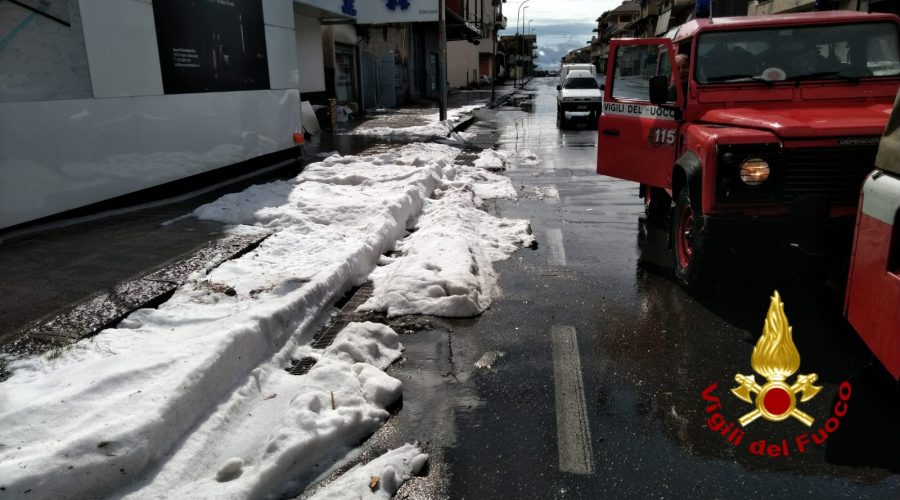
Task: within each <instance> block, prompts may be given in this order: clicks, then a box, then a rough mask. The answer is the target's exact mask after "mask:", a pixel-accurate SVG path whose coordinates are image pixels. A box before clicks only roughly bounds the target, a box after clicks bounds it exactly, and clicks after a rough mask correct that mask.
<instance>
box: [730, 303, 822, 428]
mask: <svg viewBox="0 0 900 500" xmlns="http://www.w3.org/2000/svg"><path fill="white" fill-rule="evenodd" d="M791 331H792V329H791V325H789V324H788V320H787V316H786V315H785V314H784V303H783V302H781V296H780V295H779V294H778V291H777V290H776V291H775V294H774V295H773V296H772V301H771V303H770V304H769V312H768V313H766V320H765V323H764V325H763V333H762V337H760V338H759V341H757V342H756V347H754V348H753V354H752V355H751V356H750V366H752V367H753V371H755V372H756V373H758V374H759V375H760V376H762V377H763V378H765V379H766V383H765V384H763V385H759V384H757V383H756V379H755V377H754V376H753V375H741V374H740V373H739V374H737V375H735V376H734V381H735V382H737V383H738V386H737V387H735V388H734V389H732V390H731V392H732V394H734V395H735V396H736V397H737V398H738V399H740V400H741V401H745V402H747V403H750V404H755V405H756V409H755V410H753V411H751V412H749V413H747V414H746V415H744V416H743V417H741V418H740V419H739V421H740V423H741V425H742V426H745V427H746V426H747V425H748V424H750V422H753V421H754V420H756V419H757V418H759V417H762V418H764V419H766V420H769V421H772V422H780V421H782V420H784V419H786V418H788V417H794V418H796V419H797V420H799V421H801V422H803V423H804V424H805V425H806V426H812V424H813V421H814V419H813V417H811V416H809V415H808V414H807V413H804V412H803V411H802V410H800V409H799V408H797V398H798V397H799V398H800V402H806V401H809V400H810V399H812V398H813V397H815V395H816V394H818V393H819V391H821V390H822V388H821V387H817V386H814V385H813V383H814V382H815V381H816V380H818V378H819V377H818V376H817V375H816V374H815V373H810V374H809V375H798V376H797V379H796V380H795V381H794V383H793V384H791V385H788V383H787V379H788V378H789V377H790V376H791V375H793V374H794V372H796V371H797V370H798V369H799V368H800V352H799V351H797V346H795V345H794V339H793V338H792V337H791ZM753 394H755V395H756V401H755V402H754V399H753V397H752V395H753Z"/></svg>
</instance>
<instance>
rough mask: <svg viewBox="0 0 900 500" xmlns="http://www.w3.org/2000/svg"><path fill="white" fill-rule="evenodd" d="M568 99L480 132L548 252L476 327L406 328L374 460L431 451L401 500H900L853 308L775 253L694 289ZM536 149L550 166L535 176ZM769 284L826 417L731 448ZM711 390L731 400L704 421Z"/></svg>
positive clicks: (547, 102) (885, 378)
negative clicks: (843, 393)
mask: <svg viewBox="0 0 900 500" xmlns="http://www.w3.org/2000/svg"><path fill="white" fill-rule="evenodd" d="M554 86H555V80H553V79H549V78H547V79H535V80H533V81H532V82H531V84H530V85H529V86H528V88H527V89H526V92H524V97H525V98H524V99H520V100H513V101H510V103H509V104H508V105H507V106H506V107H503V108H499V110H498V111H497V112H486V113H485V114H484V115H482V117H481V118H482V122H481V123H480V124H479V126H480V127H483V128H487V129H489V128H496V129H497V130H498V131H499V132H500V133H501V139H500V146H499V149H502V150H504V151H508V152H511V153H513V154H515V155H518V156H519V157H520V162H519V166H518V167H517V168H515V169H511V170H508V171H507V172H506V174H507V175H508V176H509V177H510V178H511V179H512V181H513V183H514V185H515V186H516V188H517V189H518V190H519V196H520V198H519V200H517V201H499V202H496V203H493V204H491V205H490V207H489V210H490V211H491V212H493V213H495V214H499V215H502V216H504V217H512V218H526V219H529V220H530V221H531V224H532V228H533V231H534V233H535V235H536V236H537V239H538V242H539V245H538V248H537V249H534V250H532V249H522V250H520V251H519V252H517V253H516V254H513V256H512V257H511V258H510V259H509V260H507V261H504V262H502V263H498V264H497V266H496V267H497V270H498V272H499V275H500V285H501V287H502V289H503V296H502V297H501V298H500V299H498V300H497V301H496V302H495V304H494V305H493V306H492V307H491V309H490V310H489V311H487V312H486V313H485V314H483V315H482V316H481V317H479V318H477V319H471V320H462V321H447V320H437V319H420V320H417V323H416V324H407V325H402V324H395V325H394V326H395V328H396V329H397V330H398V331H401V332H403V333H405V335H403V337H402V342H403V343H404V345H405V346H406V352H405V355H404V358H403V360H402V361H401V362H400V363H399V364H398V365H395V366H394V367H393V368H392V369H391V373H392V374H393V375H394V376H396V377H399V378H400V379H401V380H402V381H403V383H404V389H403V392H404V404H403V407H402V408H401V409H399V411H397V413H396V414H395V415H394V416H393V417H392V418H391V419H390V421H389V422H388V424H387V425H386V426H385V428H383V429H382V430H381V431H380V432H379V433H378V434H377V435H376V436H375V437H373V439H372V440H370V442H369V445H368V451H367V453H376V454H377V453H378V452H380V451H382V450H385V449H387V448H390V447H392V446H396V445H398V444H400V443H403V442H407V441H412V440H418V441H420V442H422V443H423V444H424V446H425V448H426V450H427V451H428V452H429V453H430V454H431V457H432V458H431V461H430V463H429V470H428V471H427V475H426V476H425V477H422V478H417V479H414V480H412V481H410V482H408V483H407V484H406V485H404V487H403V488H402V489H401V490H400V492H399V493H398V498H454V499H456V498H673V497H674V498H681V497H691V498H696V497H708V498H900V425H898V424H900V390H898V384H897V383H895V382H894V381H893V380H892V379H891V378H890V376H889V375H888V374H887V372H886V371H885V370H884V369H882V368H881V367H880V366H879V365H878V364H877V362H875V361H874V360H873V358H872V356H871V355H870V354H869V352H868V350H867V349H866V347H865V345H864V344H863V343H862V342H861V341H859V340H858V338H857V337H856V336H855V334H854V333H853V332H852V330H851V329H850V328H849V326H848V325H847V323H846V321H845V320H844V319H843V318H842V316H841V299H840V297H839V296H838V295H837V294H835V293H833V292H831V291H829V290H828V289H827V288H826V287H824V286H821V285H819V284H818V281H817V280H816V279H814V277H813V276H814V273H813V271H812V270H809V269H805V268H804V265H803V263H804V259H803V258H798V257H797V256H792V255H790V254H785V253H778V252H776V253H774V254H773V255H772V256H770V257H769V258H768V259H767V260H764V262H765V264H760V263H757V262H755V260H754V259H749V260H748V259H747V258H746V256H744V257H741V259H742V260H739V262H740V263H739V264H735V265H733V266H732V267H731V268H728V269H726V270H725V271H724V272H723V273H722V274H721V279H720V282H719V284H718V285H717V287H716V288H715V293H712V294H710V296H708V297H705V298H695V297H692V296H691V295H688V294H687V293H685V292H684V291H683V290H682V289H681V288H679V286H678V285H677V284H676V283H675V282H674V280H673V273H672V266H671V262H670V261H671V256H670V253H669V251H668V246H667V237H666V232H665V230H664V229H662V228H661V227H656V226H654V225H650V224H647V223H645V222H644V220H643V218H642V214H643V207H642V204H641V200H640V199H639V198H638V197H637V196H636V194H637V185H636V184H634V183H631V182H625V181H620V180H617V179H612V178H608V177H603V176H598V175H596V174H595V170H594V169H595V160H596V154H597V149H596V130H595V129H594V128H593V127H592V126H591V125H590V124H588V123H586V122H585V121H582V122H580V123H575V124H573V126H572V127H571V128H569V129H567V130H563V131H560V130H558V129H557V127H556V123H555V120H556V116H555V89H554ZM528 152H533V153H535V154H536V155H537V156H538V157H539V158H540V162H539V163H536V164H531V165H529V164H527V161H526V160H525V158H526V157H527V153H528ZM774 289H778V290H779V291H780V292H781V294H782V297H783V299H784V302H785V304H786V313H787V316H788V319H789V321H790V323H791V325H792V326H793V332H794V340H795V343H796V345H797V347H798V349H799V351H800V355H801V365H800V370H799V371H798V373H800V374H806V373H816V374H818V376H819V383H821V385H822V387H823V389H822V391H821V392H820V393H819V394H818V395H817V396H816V397H815V398H813V399H812V400H810V401H808V402H805V403H800V404H799V407H800V408H802V409H803V410H804V411H805V412H806V413H808V414H810V415H811V416H813V417H814V418H815V422H814V424H813V426H812V428H808V427H806V426H804V425H803V424H801V423H800V422H798V421H796V420H794V419H788V420H786V421H783V422H777V423H773V422H768V421H764V420H762V419H759V420H757V421H755V422H753V423H751V424H749V425H748V426H747V427H746V428H744V429H743V430H744V436H743V437H742V438H741V442H740V443H739V444H738V445H737V446H734V445H732V444H730V443H729V442H728V441H727V440H726V437H724V436H722V435H721V434H719V433H716V432H714V431H712V430H710V428H709V425H708V424H707V418H708V417H709V416H710V415H711V414H712V413H718V414H720V415H721V418H722V419H723V420H724V421H727V422H736V421H737V419H738V418H739V417H740V416H742V415H743V414H745V413H747V412H749V411H750V410H751V409H752V407H751V405H750V404H748V403H745V402H743V401H741V400H739V399H737V398H736V397H734V396H732V395H731V394H730V392H729V390H730V389H731V388H732V387H734V386H735V385H736V384H734V382H733V380H734V376H735V374H737V373H742V374H745V375H750V374H752V373H753V370H752V368H751V367H750V354H751V352H752V349H753V346H754V345H755V343H756V341H757V339H758V338H759V335H760V333H761V331H762V325H763V320H764V317H765V314H766V311H767V309H768V306H769V296H770V295H771V293H772V290H774ZM574 345H577V349H574V348H573V346H574ZM479 360H481V361H483V362H487V364H490V365H492V366H490V367H484V366H482V367H478V366H476V362H478V361H479ZM482 365H483V363H482ZM579 368H580V369H579ZM757 380H760V377H759V376H757ZM844 381H847V382H849V384H850V387H851V394H850V399H849V402H848V403H847V412H846V414H845V415H844V416H843V417H842V418H840V419H839V420H838V421H837V422H838V424H839V426H838V427H837V429H836V430H835V431H834V432H833V433H831V434H829V437H828V439H827V440H826V441H824V443H823V444H822V445H816V444H812V443H811V444H806V445H805V450H804V452H802V453H800V452H799V450H798V447H797V444H796V439H797V438H798V436H799V437H801V440H802V439H803V438H802V436H803V435H804V434H807V435H808V434H810V433H812V432H815V431H817V430H818V429H821V428H822V427H823V425H824V424H825V422H826V420H827V419H828V418H829V417H830V416H831V414H832V412H833V408H834V406H835V403H836V402H837V401H838V400H839V395H838V387H839V385H840V384H841V383H842V382H844ZM712 384H716V387H715V388H714V389H711V391H710V392H709V393H710V394H711V395H712V396H715V397H718V398H719V406H718V407H716V406H713V407H714V410H713V411H712V412H711V413H709V414H708V413H707V412H706V411H705V410H706V408H707V405H710V404H711V403H710V402H708V401H704V399H703V397H702V393H703V391H704V389H707V388H708V387H710V386H711V385H712ZM581 394H583V396H581ZM729 433H730V431H729ZM762 439H765V440H766V445H770V444H772V443H776V444H778V445H779V446H776V447H775V448H778V449H779V450H780V449H781V446H780V445H781V444H782V441H783V440H786V444H787V451H788V455H787V456H778V457H769V456H762V457H760V456H756V455H754V454H752V453H751V452H750V445H751V443H753V442H758V441H760V440H762ZM772 451H773V454H774V452H775V451H776V450H775V449H773V450H772Z"/></svg>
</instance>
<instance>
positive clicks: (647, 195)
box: [641, 185, 672, 228]
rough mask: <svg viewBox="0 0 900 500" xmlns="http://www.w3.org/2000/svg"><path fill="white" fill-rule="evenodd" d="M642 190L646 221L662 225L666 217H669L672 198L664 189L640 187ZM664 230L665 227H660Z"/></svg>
mask: <svg viewBox="0 0 900 500" xmlns="http://www.w3.org/2000/svg"><path fill="white" fill-rule="evenodd" d="M641 187H642V188H643V190H644V214H645V215H646V216H647V220H648V221H650V222H653V223H655V224H663V223H665V221H666V217H668V216H669V209H670V208H671V207H672V198H669V194H668V193H666V190H665V189H659V188H655V187H650V186H647V185H642V186H641ZM662 227H664V228H665V226H662Z"/></svg>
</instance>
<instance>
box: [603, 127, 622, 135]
mask: <svg viewBox="0 0 900 500" xmlns="http://www.w3.org/2000/svg"><path fill="white" fill-rule="evenodd" d="M600 133H602V134H603V135H608V136H612V137H619V131H618V130H616V129H614V128H605V129H603V130H602V131H601V132H600Z"/></svg>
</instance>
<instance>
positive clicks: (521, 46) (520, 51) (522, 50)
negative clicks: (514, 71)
mask: <svg viewBox="0 0 900 500" xmlns="http://www.w3.org/2000/svg"><path fill="white" fill-rule="evenodd" d="M527 1H528V0H525V2H527ZM523 3H524V2H523ZM527 8H528V6H527V5H526V6H524V7H522V38H520V39H519V46H518V47H516V49H517V50H516V53H517V55H518V58H517V59H518V61H517V63H518V64H516V67H518V66H519V65H520V64H521V65H522V71H521V76H522V77H521V78H519V88H522V87H524V86H525V65H524V64H523V63H522V57H523V55H524V53H525V9H527ZM516 31H519V28H518V27H517V28H516Z"/></svg>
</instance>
